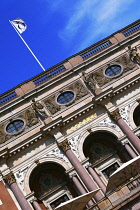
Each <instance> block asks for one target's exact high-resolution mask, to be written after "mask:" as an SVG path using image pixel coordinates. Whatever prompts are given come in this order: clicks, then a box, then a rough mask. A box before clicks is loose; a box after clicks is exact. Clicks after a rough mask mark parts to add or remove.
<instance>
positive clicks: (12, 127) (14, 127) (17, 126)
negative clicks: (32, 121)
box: [6, 120, 24, 133]
mask: <svg viewBox="0 0 140 210" xmlns="http://www.w3.org/2000/svg"><path fill="white" fill-rule="evenodd" d="M23 125H24V122H23V121H22V120H15V121H13V122H11V123H9V125H8V126H7V128H6V131H7V132H8V133H16V132H18V131H20V130H21V129H22V127H23Z"/></svg>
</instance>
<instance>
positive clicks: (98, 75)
mask: <svg viewBox="0 0 140 210" xmlns="http://www.w3.org/2000/svg"><path fill="white" fill-rule="evenodd" d="M93 78H94V79H95V80H96V81H97V83H98V84H99V85H100V86H103V85H105V84H107V83H108V82H110V81H111V79H110V78H107V77H105V75H104V73H103V69H100V70H98V71H96V72H95V73H94V74H93Z"/></svg>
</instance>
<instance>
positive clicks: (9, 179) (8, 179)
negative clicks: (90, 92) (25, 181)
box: [3, 171, 16, 186]
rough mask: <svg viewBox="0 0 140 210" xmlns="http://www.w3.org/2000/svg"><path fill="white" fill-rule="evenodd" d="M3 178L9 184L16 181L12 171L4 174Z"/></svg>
mask: <svg viewBox="0 0 140 210" xmlns="http://www.w3.org/2000/svg"><path fill="white" fill-rule="evenodd" d="M3 179H4V181H5V182H6V183H7V184H8V185H9V186H10V185H11V184H13V183H16V178H15V176H14V174H13V172H12V171H11V172H10V173H9V174H7V175H5V176H3Z"/></svg>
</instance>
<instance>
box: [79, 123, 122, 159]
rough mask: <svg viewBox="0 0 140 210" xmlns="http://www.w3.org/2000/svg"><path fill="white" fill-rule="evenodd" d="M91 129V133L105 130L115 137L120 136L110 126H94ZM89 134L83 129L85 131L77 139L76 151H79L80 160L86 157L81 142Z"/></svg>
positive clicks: (82, 142)
mask: <svg viewBox="0 0 140 210" xmlns="http://www.w3.org/2000/svg"><path fill="white" fill-rule="evenodd" d="M91 131H92V133H95V132H99V131H100V132H102V131H105V132H108V133H110V134H112V135H114V136H115V137H116V138H120V137H122V135H121V134H120V133H119V132H118V131H117V130H115V129H112V128H110V127H107V126H104V127H103V126H100V127H95V128H92V129H91ZM89 135H90V133H89V132H88V131H85V133H84V134H83V135H82V137H81V139H80V140H79V145H78V153H79V156H80V159H81V160H82V161H83V160H85V159H86V157H85V155H84V152H83V144H84V141H85V139H86V138H87V137H88V136H89Z"/></svg>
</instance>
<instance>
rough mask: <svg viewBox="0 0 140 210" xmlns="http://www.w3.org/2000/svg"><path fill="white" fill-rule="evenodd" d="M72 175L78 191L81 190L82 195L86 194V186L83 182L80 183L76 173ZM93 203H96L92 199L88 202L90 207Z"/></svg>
mask: <svg viewBox="0 0 140 210" xmlns="http://www.w3.org/2000/svg"><path fill="white" fill-rule="evenodd" d="M71 177H72V181H73V183H74V184H75V186H76V188H77V189H78V191H79V194H80V195H84V194H86V193H87V192H86V190H85V189H84V187H83V186H82V185H81V183H80V182H79V180H78V179H77V177H76V175H75V174H73V175H72V176H71ZM93 204H94V203H93V201H92V200H90V201H89V202H88V206H89V207H90V206H93Z"/></svg>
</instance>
